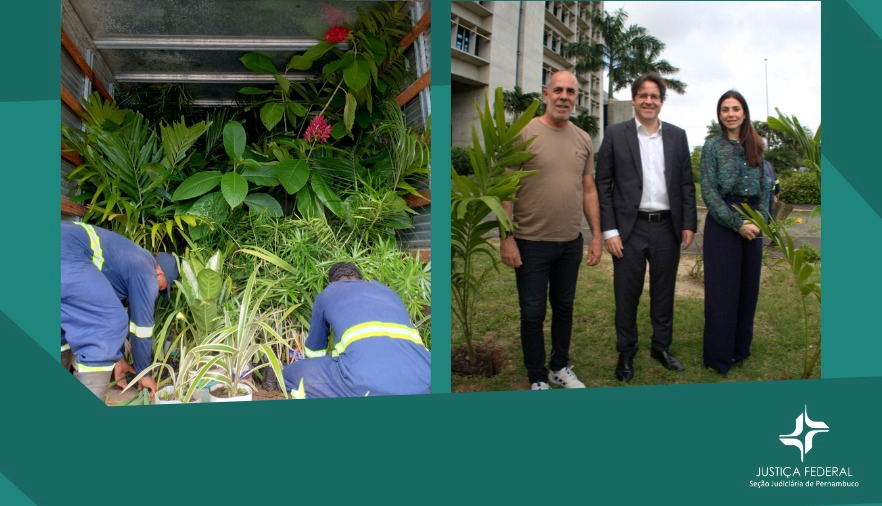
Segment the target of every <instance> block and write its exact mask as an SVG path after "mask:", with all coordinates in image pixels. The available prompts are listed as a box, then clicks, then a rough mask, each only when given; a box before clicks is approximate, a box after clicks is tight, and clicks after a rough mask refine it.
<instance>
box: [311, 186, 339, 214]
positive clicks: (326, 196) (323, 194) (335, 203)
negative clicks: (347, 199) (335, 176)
mask: <svg viewBox="0 0 882 506" xmlns="http://www.w3.org/2000/svg"><path fill="white" fill-rule="evenodd" d="M309 184H310V186H311V187H312V190H313V191H314V192H315V195H316V197H318V199H319V200H320V201H321V202H322V203H323V204H324V205H325V207H327V208H328V209H329V210H330V211H331V212H332V213H334V215H335V216H337V217H338V218H343V217H344V216H346V210H345V208H344V207H343V201H342V200H340V197H339V196H337V194H336V193H334V191H333V190H331V188H330V187H329V186H328V185H327V183H325V180H324V179H322V178H320V177H316V176H313V177H312V178H310V181H309Z"/></svg>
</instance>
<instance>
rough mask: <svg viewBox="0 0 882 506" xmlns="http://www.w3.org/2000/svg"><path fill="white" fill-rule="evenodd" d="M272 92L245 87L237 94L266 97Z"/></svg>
mask: <svg viewBox="0 0 882 506" xmlns="http://www.w3.org/2000/svg"><path fill="white" fill-rule="evenodd" d="M272 92H273V90H264V89H261V88H255V87H254V86H246V87H244V88H241V89H240V90H239V93H241V94H243V95H267V94H270V93H272Z"/></svg>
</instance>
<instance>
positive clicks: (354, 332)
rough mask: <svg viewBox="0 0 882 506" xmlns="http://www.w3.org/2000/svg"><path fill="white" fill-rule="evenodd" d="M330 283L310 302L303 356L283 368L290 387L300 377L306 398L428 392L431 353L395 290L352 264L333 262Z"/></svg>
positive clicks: (299, 381)
mask: <svg viewBox="0 0 882 506" xmlns="http://www.w3.org/2000/svg"><path fill="white" fill-rule="evenodd" d="M328 281H329V284H328V286H327V287H326V288H325V289H324V290H323V291H322V292H321V293H320V294H319V295H318V297H316V298H315V302H314V304H313V309H312V318H311V320H310V327H309V334H308V336H307V338H306V341H305V342H304V345H303V346H304V348H305V349H304V352H305V355H306V357H307V358H305V359H303V360H298V361H296V362H294V363H292V364H289V365H288V366H286V367H285V369H284V371H283V377H284V380H285V386H286V387H287V389H288V391H291V390H298V389H299V387H300V384H301V380H302V382H303V391H304V393H305V395H306V398H308V399H309V398H319V397H363V396H365V395H368V396H377V395H409V394H427V393H429V392H430V388H429V387H430V385H431V356H430V354H429V351H428V350H427V349H426V347H425V345H424V344H423V341H422V339H421V338H420V335H419V333H418V332H417V330H416V329H415V328H414V326H413V325H412V324H411V322H410V318H409V317H408V314H407V309H405V307H404V303H403V302H402V301H401V298H400V297H399V296H398V294H396V293H395V292H394V291H393V290H391V289H390V288H389V287H387V286H385V285H382V284H380V283H378V282H376V281H370V282H369V281H364V280H362V277H361V272H360V271H359V270H358V267H356V266H355V265H353V264H351V263H337V264H334V265H333V266H331V269H330V271H329V272H328ZM331 329H333V331H334V335H335V344H334V347H333V350H332V351H331V352H330V354H329V353H328V351H327V350H328V347H329V336H330V331H331Z"/></svg>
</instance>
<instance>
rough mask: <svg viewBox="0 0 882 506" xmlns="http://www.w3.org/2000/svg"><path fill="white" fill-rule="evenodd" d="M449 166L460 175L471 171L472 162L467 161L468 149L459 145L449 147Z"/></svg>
mask: <svg viewBox="0 0 882 506" xmlns="http://www.w3.org/2000/svg"><path fill="white" fill-rule="evenodd" d="M450 166H451V168H453V170H455V171H456V173H457V174H459V175H460V176H465V175H468V174H471V173H472V162H471V161H469V150H468V149H466V148H461V147H459V146H453V147H451V148H450Z"/></svg>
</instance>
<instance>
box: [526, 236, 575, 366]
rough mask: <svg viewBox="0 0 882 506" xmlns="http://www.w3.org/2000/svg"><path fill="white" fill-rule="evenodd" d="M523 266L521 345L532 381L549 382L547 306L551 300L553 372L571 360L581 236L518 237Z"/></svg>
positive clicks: (550, 364)
mask: <svg viewBox="0 0 882 506" xmlns="http://www.w3.org/2000/svg"><path fill="white" fill-rule="evenodd" d="M515 241H516V242H517V245H518V251H519V252H520V255H521V262H522V265H521V266H520V267H519V268H517V269H515V276H516V278H517V285H518V301H519V303H520V308H521V346H522V348H523V351H524V366H525V367H526V368H527V376H528V378H529V380H530V383H535V382H536V381H548V369H546V368H545V335H544V333H543V329H542V327H543V325H544V324H545V309H546V304H547V302H549V301H550V302H551V360H550V361H549V363H548V367H550V368H551V370H553V371H557V370H560V369H562V368H564V367H566V365H567V363H568V361H569V352H570V335H571V334H572V330H573V300H574V299H575V297H576V281H577V278H578V275H579V265H580V264H581V263H582V235H581V234H580V235H579V237H577V238H576V239H573V240H572V241H566V242H550V241H528V240H526V239H517V238H516V239H515Z"/></svg>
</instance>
